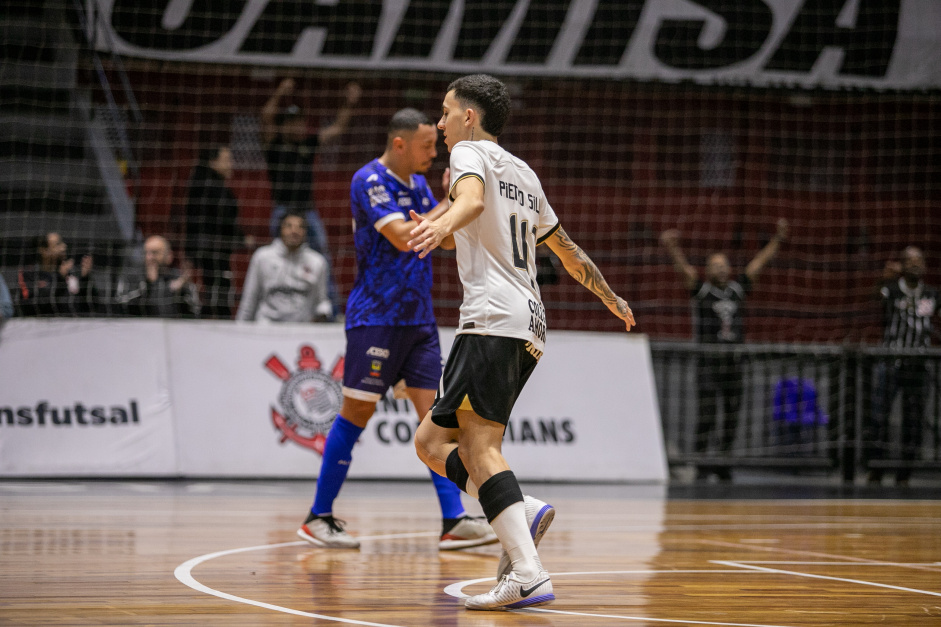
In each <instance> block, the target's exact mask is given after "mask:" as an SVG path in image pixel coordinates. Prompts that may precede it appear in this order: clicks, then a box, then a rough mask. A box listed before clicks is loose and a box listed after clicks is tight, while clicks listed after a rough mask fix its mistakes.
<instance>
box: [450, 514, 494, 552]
mask: <svg viewBox="0 0 941 627" xmlns="http://www.w3.org/2000/svg"><path fill="white" fill-rule="evenodd" d="M494 542H497V534H496V533H494V532H493V529H492V528H491V527H490V525H489V524H487V521H486V520H485V519H483V518H472V517H470V516H464V517H463V518H461V519H460V520H459V521H458V522H457V524H456V525H454V526H453V527H451V530H450V531H448V532H447V533H444V534H441V540H440V541H439V542H438V548H439V549H440V550H442V551H455V550H457V549H468V548H470V547H473V546H483V545H485V544H493V543H494Z"/></svg>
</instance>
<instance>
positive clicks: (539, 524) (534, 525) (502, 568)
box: [497, 496, 555, 581]
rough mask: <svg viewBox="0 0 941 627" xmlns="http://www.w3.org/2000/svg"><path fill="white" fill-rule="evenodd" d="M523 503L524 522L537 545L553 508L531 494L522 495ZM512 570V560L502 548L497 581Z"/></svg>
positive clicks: (552, 514) (553, 510) (547, 526)
mask: <svg viewBox="0 0 941 627" xmlns="http://www.w3.org/2000/svg"><path fill="white" fill-rule="evenodd" d="M523 504H524V505H525V506H526V524H527V525H529V535H531V536H532V538H533V544H534V545H535V546H537V547H538V546H539V541H540V540H542V536H544V535H545V534H546V531H548V529H549V525H551V524H552V520H553V519H554V518H555V508H554V507H552V506H551V505H549V504H548V503H544V502H542V501H540V500H539V499H534V498H533V497H531V496H524V497H523ZM511 570H513V562H511V561H510V556H509V555H508V554H507V552H506V550H505V549H504V550H503V552H502V553H500V563H499V564H498V565H497V581H500V580H501V579H503V576H504V575H507V574H509V572H510V571H511Z"/></svg>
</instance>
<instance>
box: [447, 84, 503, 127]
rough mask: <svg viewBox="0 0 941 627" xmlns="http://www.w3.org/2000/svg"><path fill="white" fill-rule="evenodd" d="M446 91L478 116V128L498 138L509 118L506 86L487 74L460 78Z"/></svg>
mask: <svg viewBox="0 0 941 627" xmlns="http://www.w3.org/2000/svg"><path fill="white" fill-rule="evenodd" d="M448 91H449V92H450V91H453V92H454V98H455V99H456V100H457V101H458V102H459V103H461V106H462V107H466V108H468V109H473V110H475V111H476V112H477V114H478V115H479V116H480V127H481V128H482V129H484V131H486V132H487V133H490V134H491V135H493V136H494V137H499V136H500V133H502V132H503V127H504V126H506V120H507V118H508V117H509V116H510V94H509V92H507V89H506V85H504V84H503V83H502V82H501V81H500V80H498V79H496V78H494V77H492V76H490V75H488V74H471V75H469V76H462V77H461V78H459V79H457V80H456V81H454V82H453V83H451V84H450V85H448Z"/></svg>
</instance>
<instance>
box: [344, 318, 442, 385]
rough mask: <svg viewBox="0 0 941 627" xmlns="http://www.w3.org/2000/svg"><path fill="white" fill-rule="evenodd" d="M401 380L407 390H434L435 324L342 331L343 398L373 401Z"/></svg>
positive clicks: (437, 366)
mask: <svg viewBox="0 0 941 627" xmlns="http://www.w3.org/2000/svg"><path fill="white" fill-rule="evenodd" d="M402 379H404V380H405V385H406V386H407V387H410V388H420V389H423V390H436V389H438V382H439V381H440V380H441V345H440V343H439V341H438V325H436V324H423V325H418V326H406V327H373V326H363V327H353V328H351V329H347V330H346V359H345V360H344V366H343V395H344V396H348V397H349V398H355V399H358V400H361V401H373V402H376V401H378V400H379V399H381V398H382V397H383V395H384V394H385V393H386V390H388V389H389V388H390V387H391V386H393V385H395V384H396V383H398V382H399V381H401V380H402Z"/></svg>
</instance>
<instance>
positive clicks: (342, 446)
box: [310, 414, 363, 515]
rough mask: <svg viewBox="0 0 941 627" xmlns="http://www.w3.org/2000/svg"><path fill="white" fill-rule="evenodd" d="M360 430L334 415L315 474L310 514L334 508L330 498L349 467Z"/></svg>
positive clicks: (325, 511) (338, 491) (335, 492)
mask: <svg viewBox="0 0 941 627" xmlns="http://www.w3.org/2000/svg"><path fill="white" fill-rule="evenodd" d="M362 432H363V430H362V429H360V428H359V427H357V426H356V425H354V424H353V423H352V422H350V421H349V420H347V419H346V418H344V417H343V416H341V415H340V414H337V417H336V420H334V421H333V426H332V427H330V433H328V434H327V442H326V444H325V445H324V448H323V460H322V461H321V463H320V475H319V476H318V477H317V494H316V496H315V497H314V506H313V507H311V508H310V511H311V513H313V514H317V515H320V514H329V513H330V512H332V511H333V501H334V500H335V499H336V498H337V495H338V494H339V493H340V488H342V487H343V482H344V481H345V480H346V473H347V471H349V469H350V462H352V461H353V445H354V444H356V440H358V439H359V434H361V433H362Z"/></svg>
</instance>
